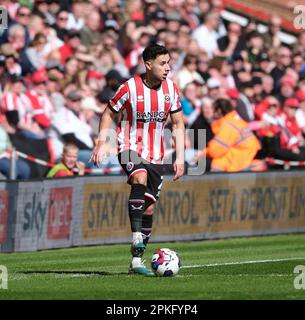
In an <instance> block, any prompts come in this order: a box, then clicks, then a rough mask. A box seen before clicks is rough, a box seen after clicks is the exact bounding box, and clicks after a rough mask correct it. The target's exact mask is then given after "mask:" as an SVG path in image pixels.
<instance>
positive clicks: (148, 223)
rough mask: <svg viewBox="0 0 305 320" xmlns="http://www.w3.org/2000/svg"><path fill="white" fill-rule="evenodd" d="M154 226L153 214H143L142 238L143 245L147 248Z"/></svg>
mask: <svg viewBox="0 0 305 320" xmlns="http://www.w3.org/2000/svg"><path fill="white" fill-rule="evenodd" d="M152 224H153V216H152V214H150V215H147V214H143V217H142V229H141V232H142V237H143V243H144V244H145V246H147V243H148V241H149V238H150V236H151V230H152Z"/></svg>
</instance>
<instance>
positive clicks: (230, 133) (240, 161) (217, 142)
mask: <svg viewBox="0 0 305 320" xmlns="http://www.w3.org/2000/svg"><path fill="white" fill-rule="evenodd" d="M214 108H215V118H216V119H217V120H216V121H215V122H213V124H212V129H213V133H214V134H215V136H214V138H213V139H212V140H211V141H210V142H209V143H208V146H207V148H206V149H204V151H199V152H198V155H197V158H200V157H202V156H203V155H204V154H206V155H207V157H209V158H211V159H212V162H211V171H226V172H236V171H242V170H254V171H257V170H264V169H265V166H264V163H262V162H260V161H258V162H257V161H254V159H255V156H256V154H257V152H258V151H259V150H260V148H261V146H260V143H259V141H258V139H257V138H256V137H255V135H254V134H253V133H252V132H251V131H250V130H249V128H248V124H247V123H246V122H245V121H244V120H242V119H241V118H240V117H239V116H238V114H237V112H236V111H235V110H233V106H232V105H231V103H230V101H229V100H226V99H218V100H216V101H215V103H214Z"/></svg>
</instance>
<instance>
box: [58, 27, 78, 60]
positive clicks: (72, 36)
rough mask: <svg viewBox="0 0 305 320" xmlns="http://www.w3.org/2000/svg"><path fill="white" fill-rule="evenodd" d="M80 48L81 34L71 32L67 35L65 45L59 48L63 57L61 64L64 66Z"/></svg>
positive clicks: (74, 31) (75, 31)
mask: <svg viewBox="0 0 305 320" xmlns="http://www.w3.org/2000/svg"><path fill="white" fill-rule="evenodd" d="M79 46H80V33H79V32H78V31H77V30H69V31H68V32H67V34H66V42H65V44H64V45H63V46H62V47H60V48H59V52H60V55H61V59H60V62H61V63H62V64H64V63H65V62H66V60H67V59H68V58H69V57H70V56H71V55H73V53H74V52H75V51H76V50H77V48H78V47H79Z"/></svg>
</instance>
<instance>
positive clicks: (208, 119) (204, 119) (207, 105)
mask: <svg viewBox="0 0 305 320" xmlns="http://www.w3.org/2000/svg"><path fill="white" fill-rule="evenodd" d="M213 121H214V106H213V101H212V100H211V99H210V98H207V97H205V98H204V99H203V100H202V106H201V110H200V114H199V115H198V117H197V118H196V120H195V121H194V122H193V124H192V125H191V127H190V128H191V129H192V130H193V135H194V144H193V148H194V149H195V150H198V149H202V148H205V147H206V146H207V144H208V143H209V141H210V140H212V138H213V137H214V134H213V131H212V128H211V125H212V122H213ZM200 129H202V130H205V140H203V141H202V140H201V137H200V136H199V130H200ZM199 143H200V144H199ZM199 145H201V148H199Z"/></svg>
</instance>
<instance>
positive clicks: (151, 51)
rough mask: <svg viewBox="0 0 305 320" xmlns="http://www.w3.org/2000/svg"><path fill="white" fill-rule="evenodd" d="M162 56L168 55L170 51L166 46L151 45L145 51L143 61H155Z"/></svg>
mask: <svg viewBox="0 0 305 320" xmlns="http://www.w3.org/2000/svg"><path fill="white" fill-rule="evenodd" d="M162 54H168V50H167V49H166V48H165V47H164V46H160V45H159V44H155V43H154V44H150V45H149V46H148V47H146V48H145V49H144V51H143V54H142V56H143V60H144V61H148V60H155V59H156V58H157V57H158V56H161V55H162Z"/></svg>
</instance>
